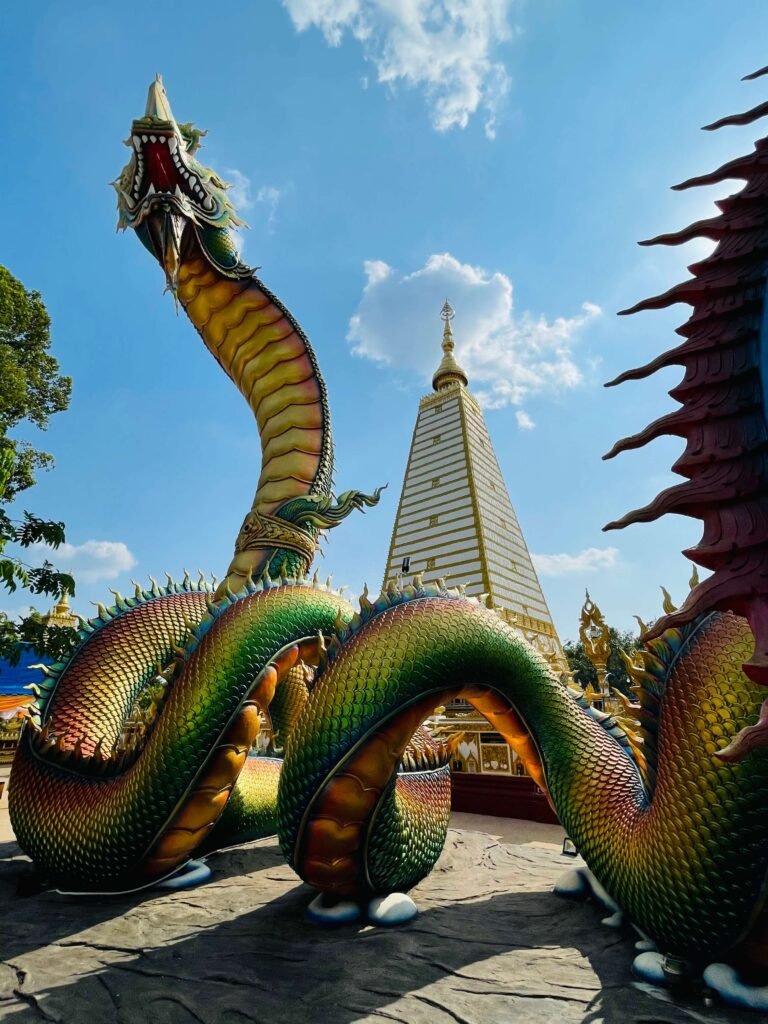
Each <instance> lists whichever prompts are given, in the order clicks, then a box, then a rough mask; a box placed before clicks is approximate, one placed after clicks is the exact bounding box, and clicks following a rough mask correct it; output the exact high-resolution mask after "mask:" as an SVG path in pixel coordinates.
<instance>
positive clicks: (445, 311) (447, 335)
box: [440, 299, 456, 352]
mask: <svg viewBox="0 0 768 1024" xmlns="http://www.w3.org/2000/svg"><path fill="white" fill-rule="evenodd" d="M455 316H456V314H455V313H454V311H453V306H452V305H451V304H450V302H449V301H448V299H446V300H445V302H444V303H443V308H442V309H441V310H440V319H441V320H442V321H443V323H444V324H445V326H444V327H443V352H452V351H453V349H454V341H453V331H452V330H451V320H453V318H454V317H455Z"/></svg>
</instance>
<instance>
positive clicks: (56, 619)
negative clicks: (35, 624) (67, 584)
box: [43, 590, 79, 629]
mask: <svg viewBox="0 0 768 1024" xmlns="http://www.w3.org/2000/svg"><path fill="white" fill-rule="evenodd" d="M43 622H44V623H45V625H46V626H67V627H69V628H70V629H76V628H77V626H78V624H79V620H78V618H77V616H76V615H75V614H74V613H73V612H72V609H71V608H70V607H69V597H68V596H67V592H66V590H65V591H62V594H61V597H60V598H59V600H58V601H57V602H56V604H55V605H54V606H53V608H52V609H51V611H49V612H48V614H47V615H44V616H43Z"/></svg>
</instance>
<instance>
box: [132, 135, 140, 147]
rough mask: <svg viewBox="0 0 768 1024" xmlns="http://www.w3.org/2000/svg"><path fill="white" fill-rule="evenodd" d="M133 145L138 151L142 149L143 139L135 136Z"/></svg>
mask: <svg viewBox="0 0 768 1024" xmlns="http://www.w3.org/2000/svg"><path fill="white" fill-rule="evenodd" d="M133 145H134V147H135V148H136V149H141V139H140V138H139V136H138V135H134V136H133Z"/></svg>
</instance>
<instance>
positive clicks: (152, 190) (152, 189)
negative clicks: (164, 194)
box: [147, 182, 155, 196]
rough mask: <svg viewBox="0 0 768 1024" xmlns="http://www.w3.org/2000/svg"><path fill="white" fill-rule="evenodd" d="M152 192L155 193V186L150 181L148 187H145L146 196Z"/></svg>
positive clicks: (151, 194)
mask: <svg viewBox="0 0 768 1024" xmlns="http://www.w3.org/2000/svg"><path fill="white" fill-rule="evenodd" d="M154 194H155V186H154V185H153V183H152V182H150V183H149V188H148V189H147V195H148V196H153V195H154Z"/></svg>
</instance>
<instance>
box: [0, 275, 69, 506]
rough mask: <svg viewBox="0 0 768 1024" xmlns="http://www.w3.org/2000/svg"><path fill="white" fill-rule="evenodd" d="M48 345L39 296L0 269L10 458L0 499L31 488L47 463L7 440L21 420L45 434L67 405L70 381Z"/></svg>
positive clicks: (0, 368)
mask: <svg viewBox="0 0 768 1024" xmlns="http://www.w3.org/2000/svg"><path fill="white" fill-rule="evenodd" d="M50 345H51V319H50V317H49V316H48V311H47V310H46V308H45V305H44V304H43V300H42V299H41V297H40V294H39V293H38V292H28V291H27V290H26V288H25V287H24V285H23V284H22V283H21V282H20V281H17V280H16V278H15V277H14V276H13V275H12V274H11V273H10V272H9V271H8V270H6V268H5V267H2V266H0V446H1V447H2V448H3V449H8V448H10V449H11V451H12V452H13V456H14V466H13V473H12V475H11V478H10V480H8V482H7V484H6V492H5V498H4V500H5V501H9V500H10V499H12V498H13V497H14V496H15V495H16V494H18V492H19V491H23V490H26V489H27V487H31V486H32V484H33V483H34V482H35V477H34V471H35V470H36V469H47V468H48V467H49V466H51V465H52V463H53V457H52V456H51V455H49V454H48V452H43V451H38V450H37V449H36V448H34V447H33V445H32V444H31V443H30V442H29V441H21V440H18V439H16V438H10V437H9V436H8V433H9V431H11V430H12V429H13V428H14V427H15V426H17V425H18V424H19V423H21V422H22V421H27V422H29V423H31V424H33V425H34V426H35V427H38V428H39V429H40V430H45V429H46V427H47V426H48V420H49V418H50V417H51V416H52V415H53V414H54V413H56V412H62V411H63V410H64V409H66V408H67V406H68V405H69V397H70V393H71V390H72V379H71V378H70V377H62V376H61V375H60V374H59V364H58V362H57V361H56V359H55V358H54V357H53V356H52V355H51V354H50V352H49V351H48V350H49V348H50Z"/></svg>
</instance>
